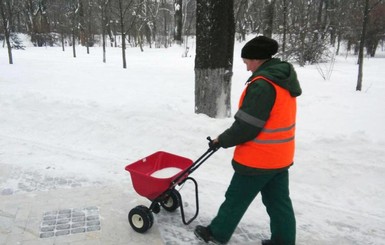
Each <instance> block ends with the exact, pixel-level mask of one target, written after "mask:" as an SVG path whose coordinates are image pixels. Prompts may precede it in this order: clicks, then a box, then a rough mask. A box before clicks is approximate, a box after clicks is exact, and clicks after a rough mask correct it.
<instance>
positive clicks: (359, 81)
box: [356, 0, 369, 91]
mask: <svg viewBox="0 0 385 245" xmlns="http://www.w3.org/2000/svg"><path fill="white" fill-rule="evenodd" d="M363 12H364V19H363V21H362V32H361V41H360V49H359V52H358V78H357V86H356V91H361V89H362V76H363V65H364V46H365V35H366V27H367V23H368V20H369V0H365V7H364V11H363Z"/></svg>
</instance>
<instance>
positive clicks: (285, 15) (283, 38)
mask: <svg viewBox="0 0 385 245" xmlns="http://www.w3.org/2000/svg"><path fill="white" fill-rule="evenodd" d="M282 14H283V23H282V25H283V37H282V59H283V60H286V33H287V0H283V13H282Z"/></svg>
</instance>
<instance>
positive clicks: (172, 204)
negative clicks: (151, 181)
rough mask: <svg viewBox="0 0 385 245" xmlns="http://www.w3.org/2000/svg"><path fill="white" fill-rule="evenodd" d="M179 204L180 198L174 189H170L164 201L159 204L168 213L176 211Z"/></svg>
mask: <svg viewBox="0 0 385 245" xmlns="http://www.w3.org/2000/svg"><path fill="white" fill-rule="evenodd" d="M180 202H181V196H180V194H179V192H178V191H177V190H175V189H172V190H171V191H170V192H169V193H168V194H167V197H166V199H165V200H164V201H162V202H161V203H160V205H162V207H163V208H164V209H165V210H166V211H168V212H173V211H175V210H176V209H178V208H179V205H180Z"/></svg>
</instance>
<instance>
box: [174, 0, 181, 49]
mask: <svg viewBox="0 0 385 245" xmlns="http://www.w3.org/2000/svg"><path fill="white" fill-rule="evenodd" d="M174 11H175V14H174V20H175V23H174V24H175V27H174V30H175V31H174V40H175V41H176V42H177V43H179V44H181V43H182V0H174Z"/></svg>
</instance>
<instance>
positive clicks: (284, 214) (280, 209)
mask: <svg viewBox="0 0 385 245" xmlns="http://www.w3.org/2000/svg"><path fill="white" fill-rule="evenodd" d="M259 192H261V195H262V202H263V204H264V205H265V207H266V211H267V213H268V215H269V217H270V230H271V240H272V241H273V243H274V244H275V245H294V244H295V233H296V228H295V226H296V223H295V216H294V210H293V206H292V203H291V200H290V196H289V173H288V170H284V171H282V172H279V173H271V174H261V175H252V176H249V175H241V174H238V173H234V175H233V178H232V180H231V183H230V185H229V187H228V189H227V191H226V194H225V197H226V199H225V201H224V202H223V203H222V205H221V206H220V208H219V210H218V214H217V216H216V217H215V218H214V219H213V220H212V221H211V224H210V225H209V228H210V230H211V232H212V235H213V236H214V238H215V239H216V240H218V241H220V242H222V243H227V242H228V241H229V240H230V238H231V236H232V234H233V233H234V231H235V229H236V227H237V226H238V223H239V222H240V220H241V219H242V216H243V215H244V214H245V212H246V210H247V208H248V207H249V205H250V204H251V202H252V201H253V200H254V198H255V197H256V196H257V194H258V193H259ZM255 232H258V231H255Z"/></svg>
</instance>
